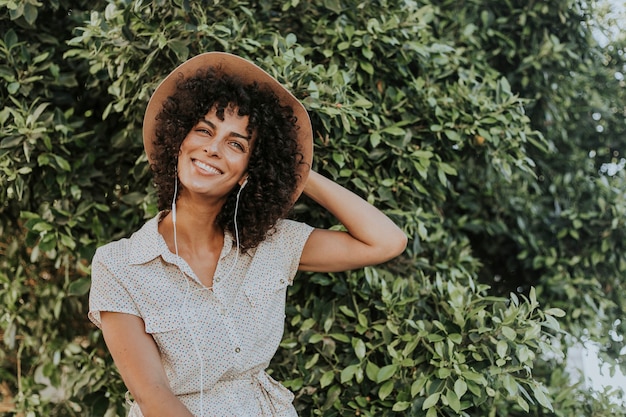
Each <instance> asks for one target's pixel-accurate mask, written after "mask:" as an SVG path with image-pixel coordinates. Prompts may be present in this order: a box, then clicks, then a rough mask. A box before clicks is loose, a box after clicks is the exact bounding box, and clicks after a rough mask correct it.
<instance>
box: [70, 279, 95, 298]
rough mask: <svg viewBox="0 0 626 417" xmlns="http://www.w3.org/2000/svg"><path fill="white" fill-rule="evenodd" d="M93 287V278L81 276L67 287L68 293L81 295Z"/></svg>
mask: <svg viewBox="0 0 626 417" xmlns="http://www.w3.org/2000/svg"><path fill="white" fill-rule="evenodd" d="M90 287H91V279H89V278H87V277H83V278H79V279H77V280H75V281H72V282H71V283H70V285H69V286H68V288H67V293H68V294H69V295H71V296H77V297H81V296H83V295H85V294H87V293H88V292H89V288H90Z"/></svg>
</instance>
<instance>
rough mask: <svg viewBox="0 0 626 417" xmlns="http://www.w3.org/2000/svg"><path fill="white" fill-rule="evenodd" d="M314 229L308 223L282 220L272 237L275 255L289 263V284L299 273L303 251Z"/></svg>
mask: <svg viewBox="0 0 626 417" xmlns="http://www.w3.org/2000/svg"><path fill="white" fill-rule="evenodd" d="M313 230H314V228H313V227H311V226H309V225H308V224H306V223H301V222H297V221H293V220H282V221H280V222H279V223H278V224H277V233H276V234H275V235H274V236H272V238H273V239H272V240H273V241H274V242H273V243H274V248H273V249H274V251H275V255H274V256H276V255H277V254H280V255H281V257H282V258H283V259H285V260H286V262H287V267H288V275H289V277H290V279H289V282H290V283H291V282H292V281H293V277H294V276H295V275H296V273H297V272H298V267H299V266H300V258H301V257H302V250H303V249H304V245H305V244H306V242H307V240H308V239H309V236H310V235H311V232H313Z"/></svg>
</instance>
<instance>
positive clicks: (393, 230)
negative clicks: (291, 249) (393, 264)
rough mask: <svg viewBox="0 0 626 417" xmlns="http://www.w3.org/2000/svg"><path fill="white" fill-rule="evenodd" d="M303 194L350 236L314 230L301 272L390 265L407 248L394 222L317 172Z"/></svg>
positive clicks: (311, 176)
mask: <svg viewBox="0 0 626 417" xmlns="http://www.w3.org/2000/svg"><path fill="white" fill-rule="evenodd" d="M304 193H305V194H306V195H307V196H309V197H310V198H312V199H313V200H314V201H316V202H317V203H318V204H320V205H321V206H322V207H324V208H325V209H326V210H328V211H329V212H330V213H332V214H333V215H334V216H335V217H336V218H337V220H339V221H340V222H341V223H342V224H343V225H344V226H345V228H346V229H347V232H340V231H332V230H324V229H315V230H314V231H313V232H312V233H311V236H310V237H309V239H308V240H307V243H306V244H305V246H304V250H303V251H302V257H301V258H300V267H299V269H300V270H303V271H318V272H334V271H345V270H349V269H356V268H362V267H364V266H368V265H375V264H379V263H382V262H385V261H388V260H390V259H392V258H394V257H396V256H398V255H399V254H401V253H402V252H403V251H404V249H405V248H406V244H407V237H406V235H405V234H404V232H403V231H402V230H401V229H400V228H399V227H398V226H396V225H395V224H394V223H393V222H392V221H391V219H389V218H388V217H387V216H386V215H384V214H383V213H382V212H381V211H380V210H378V209H377V208H376V207H374V206H372V205H371V204H369V203H368V202H367V201H365V200H363V199H362V198H361V197H359V196H357V195H356V194H354V193H352V192H351V191H348V190H347V189H345V188H344V187H342V186H340V185H339V184H337V183H335V182H333V181H331V180H329V179H328V178H325V177H323V176H322V175H320V174H318V173H317V172H315V171H311V172H310V174H309V179H308V181H307V183H306V185H305V187H304Z"/></svg>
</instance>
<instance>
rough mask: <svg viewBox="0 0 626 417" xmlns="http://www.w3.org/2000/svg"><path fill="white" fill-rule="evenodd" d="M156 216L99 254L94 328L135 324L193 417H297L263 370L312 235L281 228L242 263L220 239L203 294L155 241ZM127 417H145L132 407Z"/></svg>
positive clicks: (297, 226)
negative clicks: (115, 321) (117, 321)
mask: <svg viewBox="0 0 626 417" xmlns="http://www.w3.org/2000/svg"><path fill="white" fill-rule="evenodd" d="M162 214H163V213H160V214H159V216H157V217H155V218H153V219H152V220H150V221H148V222H147V223H146V224H145V225H144V226H143V227H142V228H141V229H140V230H139V231H137V232H136V233H134V234H133V235H132V236H131V237H130V238H128V239H122V240H119V241H116V242H112V243H109V244H107V245H105V246H102V247H101V248H99V249H98V250H97V251H96V254H95V256H94V258H93V263H92V284H91V292H90V296H89V318H90V319H91V320H92V321H93V322H94V323H95V324H96V325H97V326H98V327H100V312H101V311H113V312H120V313H127V314H133V315H136V316H139V317H141V318H142V319H143V321H144V323H145V330H146V332H147V333H149V334H151V335H152V337H153V338H154V340H155V341H156V343H157V345H158V347H159V350H160V352H161V362H162V364H163V367H164V368H165V372H166V374H167V376H168V378H169V382H170V386H171V388H172V391H173V392H174V394H175V395H176V396H178V398H180V400H181V401H182V402H183V403H184V404H185V405H186V406H187V408H188V409H189V410H190V411H191V412H192V413H193V414H194V415H195V416H200V417H208V416H236V417H246V416H254V417H260V416H290V417H292V416H296V415H297V414H296V411H295V408H294V407H293V405H292V401H293V397H294V396H293V394H292V393H291V392H290V391H289V390H287V389H286V388H285V387H283V386H282V385H280V384H279V383H278V382H276V381H275V380H274V379H272V378H271V377H270V376H269V375H268V374H267V373H266V372H265V369H266V368H267V367H268V365H269V362H270V360H271V358H272V357H273V356H274V354H275V352H276V350H277V349H278V345H279V343H280V340H281V338H282V335H283V329H284V320H285V294H286V289H287V286H288V285H289V284H291V283H292V280H293V277H294V276H295V274H296V272H297V269H298V264H299V261H300V255H301V253H302V249H303V247H304V244H305V242H306V240H307V239H308V237H309V234H310V233H311V231H312V230H313V228H312V227H310V226H308V225H306V224H303V223H299V222H295V221H291V220H281V221H279V222H278V224H277V225H276V231H275V232H274V233H273V234H271V235H270V236H269V237H268V238H267V239H266V240H265V241H263V242H262V243H261V244H260V245H259V246H258V247H256V248H255V249H254V250H252V251H249V252H248V253H243V252H241V253H239V254H237V250H236V249H235V248H234V245H233V239H232V236H231V235H230V234H229V233H226V234H225V238H224V247H223V248H222V252H221V255H220V259H219V262H218V264H217V269H216V271H215V275H214V279H213V289H212V290H210V289H208V288H206V287H205V286H204V285H203V284H202V283H201V282H200V281H199V280H198V278H197V277H196V275H195V274H194V272H193V271H192V270H191V268H190V267H189V265H188V264H187V263H186V262H185V261H184V260H183V259H182V258H179V257H177V256H176V255H175V254H173V253H171V252H170V251H169V249H168V247H167V245H166V243H165V241H164V240H163V238H162V236H161V235H160V234H159V232H158V219H159V218H160V215H162ZM235 261H236V262H235ZM181 272H182V273H181ZM129 416H132V417H141V416H142V414H141V411H140V410H139V407H138V406H137V404H136V403H132V406H131V409H130V413H129Z"/></svg>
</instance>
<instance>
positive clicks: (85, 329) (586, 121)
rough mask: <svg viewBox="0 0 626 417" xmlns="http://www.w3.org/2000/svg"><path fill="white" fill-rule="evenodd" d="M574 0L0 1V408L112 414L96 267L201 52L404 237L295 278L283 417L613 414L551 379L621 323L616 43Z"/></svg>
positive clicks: (122, 229) (143, 187)
mask: <svg viewBox="0 0 626 417" xmlns="http://www.w3.org/2000/svg"><path fill="white" fill-rule="evenodd" d="M44 3H45V4H44ZM593 5H594V4H593V3H587V2H582V1H580V0H559V1H555V2H550V3H547V2H517V1H512V0H511V1H496V0H493V1H492V0H488V1H482V2H477V1H468V2H457V1H452V0H424V1H410V0H405V1H400V0H397V1H391V0H388V1H385V0H378V1H374V0H363V1H358V2H355V1H342V0H325V1H323V2H302V1H298V0H290V1H282V2H276V1H271V0H259V1H254V0H249V1H243V0H234V1H231V2H229V3H228V4H223V3H222V2H218V1H214V2H188V1H183V0H159V1H153V2H147V1H139V0H137V1H129V0H109V1H105V0H98V1H85V0H53V1H50V2H38V1H36V0H25V1H22V2H16V1H14V0H0V27H1V28H2V31H0V33H2V34H3V35H2V39H0V56H1V58H2V59H1V60H0V83H1V85H2V89H0V97H1V98H2V108H1V109H0V178H1V181H0V199H1V200H0V203H1V204H0V212H1V213H2V216H1V217H0V231H1V236H2V237H1V238H0V253H1V254H2V258H1V259H0V283H1V286H0V298H1V299H2V305H3V309H2V314H1V316H0V317H1V319H0V320H1V321H0V332H1V333H0V335H1V342H2V349H1V350H0V361H1V362H2V367H1V368H0V381H2V382H0V398H2V402H1V403H0V410H1V411H5V412H8V413H9V415H29V416H30V415H32V416H34V415H51V416H52V415H55V416H56V415H58V416H74V415H76V416H77V415H106V416H109V417H112V416H116V415H120V416H121V415H124V392H125V388H124V386H123V384H122V382H121V380H120V378H119V375H118V374H117V372H116V370H115V368H114V366H113V365H112V361H111V358H110V356H109V355H108V354H107V351H106V348H105V346H104V343H103V341H102V337H101V334H100V332H99V331H98V330H97V329H95V328H94V327H93V326H91V325H90V324H89V323H88V321H87V319H86V309H87V293H88V290H89V282H90V281H89V271H90V269H89V261H90V259H91V256H92V255H93V253H94V251H95V248H96V247H98V246H99V245H101V244H104V243H106V242H109V241H110V240H113V239H117V238H120V237H124V236H127V235H129V234H130V233H132V231H134V230H136V229H137V228H138V226H139V225H140V224H141V223H142V222H143V221H144V220H145V219H147V218H150V217H152V216H153V215H154V214H155V213H156V205H155V195H154V189H153V187H152V184H151V182H150V180H151V178H150V174H149V169H148V167H147V161H146V158H145V156H144V155H143V152H142V151H143V150H142V141H141V120H142V118H143V112H144V109H145V105H146V103H147V100H148V98H149V96H150V94H151V92H152V91H153V88H154V87H155V86H156V84H157V83H158V82H159V80H160V79H162V77H163V76H164V75H165V74H166V73H167V72H168V71H169V70H170V69H172V68H173V67H175V66H176V65H178V64H179V63H180V62H182V61H183V60H185V59H186V58H188V57H190V56H193V55H195V54H197V53H200V52H204V51H210V50H220V51H227V52H233V53H236V54H239V55H242V56H245V57H248V58H249V59H251V60H253V61H254V62H256V63H258V64H259V65H260V66H262V67H263V68H264V69H266V70H267V71H269V72H270V73H272V74H273V75H274V76H276V77H277V78H278V79H279V80H280V81H281V82H283V83H284V84H285V85H287V86H288V87H289V88H290V89H291V90H292V91H294V93H295V95H296V96H298V97H299V98H301V99H302V100H303V102H304V104H305V106H306V107H307V108H308V109H309V111H310V113H311V116H312V121H313V125H314V131H315V160H314V165H315V166H314V168H315V169H317V170H318V171H320V172H322V173H323V174H324V175H327V176H329V177H331V178H333V179H334V180H335V181H337V182H339V183H341V184H343V185H345V186H346V187H348V188H350V189H352V190H354V191H355V192H357V193H359V194H361V195H363V196H364V197H365V198H367V199H368V201H370V202H372V203H373V204H375V205H376V206H378V207H380V208H381V209H382V210H383V211H385V212H386V213H388V214H389V215H390V216H391V217H392V218H393V219H394V220H395V221H397V222H398V224H400V225H401V226H402V227H403V228H404V230H405V231H406V232H407V234H408V235H409V237H410V245H409V248H408V249H407V251H406V252H405V254H403V256H401V257H400V258H398V259H396V260H394V261H393V262H390V263H388V264H385V265H380V266H376V267H369V268H365V269H363V270H359V271H350V272H346V273H336V274H302V275H300V276H299V277H298V279H297V280H296V284H295V285H294V286H293V287H292V288H291V289H290V291H289V298H288V309H287V328H286V332H285V335H284V339H283V342H282V345H281V349H280V350H279V352H278V354H277V356H276V358H275V360H274V362H273V364H272V372H273V373H274V374H275V375H276V376H277V378H278V379H280V380H281V381H284V383H285V385H287V386H288V387H289V388H290V389H291V390H293V391H294V392H295V393H296V401H295V404H296V407H297V409H298V410H299V413H300V414H301V415H303V416H305V415H311V416H314V415H324V416H335V415H355V414H356V415H368V416H387V415H388V416H392V415H415V416H422V415H426V416H428V417H431V416H439V415H445V416H456V415H466V416H476V415H481V416H482V415H489V416H515V415H543V416H545V415H550V416H552V415H554V416H579V415H592V414H593V415H597V416H609V415H624V412H623V410H621V409H619V408H618V407H616V406H615V405H612V403H611V402H610V400H609V395H617V393H616V392H612V393H599V394H594V395H591V394H590V393H588V392H586V391H585V390H584V389H583V388H582V386H580V385H576V384H573V383H572V381H571V379H570V378H569V376H568V375H567V374H566V373H565V371H564V360H565V353H566V348H567V343H569V342H568V341H569V340H570V338H565V337H564V336H565V335H570V336H571V337H572V339H574V340H576V339H579V340H584V338H592V339H593V340H597V341H599V342H600V343H601V344H602V346H603V353H604V354H606V358H607V359H608V360H610V361H612V362H613V363H617V362H619V353H620V350H623V348H624V343H623V339H622V338H621V336H620V335H622V334H624V330H626V329H625V328H624V326H626V324H624V322H623V321H620V320H619V319H620V318H621V319H622V320H623V318H624V316H625V315H624V306H625V305H626V300H625V299H624V298H625V295H624V294H626V292H625V291H624V276H625V273H626V255H625V253H626V251H625V250H624V249H625V248H624V242H625V241H626V236H624V233H625V232H624V230H625V227H624V221H625V220H624V219H626V201H625V194H624V191H623V190H624V189H625V188H624V187H625V185H626V184H625V180H624V170H623V169H621V170H620V169H619V167H620V164H621V166H622V168H623V165H624V163H623V160H624V159H623V157H622V156H621V155H623V152H624V148H625V146H624V145H625V143H624V142H625V141H626V136H625V133H626V123H625V117H624V114H625V109H624V102H626V100H625V99H626V95H625V93H624V91H625V86H624V80H623V76H622V77H621V79H620V77H619V76H618V75H617V74H618V73H619V74H621V73H622V72H623V71H624V69H623V68H624V60H625V59H626V58H625V53H624V52H625V51H626V49H625V45H624V40H623V39H622V40H616V41H615V42H613V43H611V44H610V45H608V46H605V47H600V46H599V45H597V44H596V42H595V40H594V39H593V38H592V36H591V27H592V26H593V25H594V24H595V23H594V22H595V20H594V17H593V14H592V12H593V9H592V6H593ZM598 62H600V64H598ZM293 217H295V218H297V219H299V220H302V221H306V222H308V223H310V224H312V225H315V226H319V227H334V226H335V219H333V218H331V217H329V216H328V214H326V213H324V212H323V210H320V208H319V207H317V206H316V205H315V204H314V203H313V202H312V201H309V200H308V199H306V198H302V199H301V200H300V201H299V202H298V204H297V205H296V207H295V208H294V212H293Z"/></svg>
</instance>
